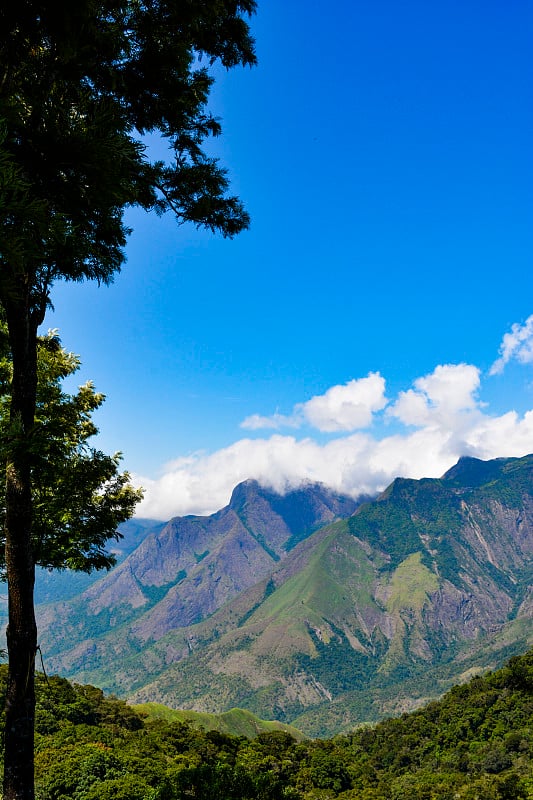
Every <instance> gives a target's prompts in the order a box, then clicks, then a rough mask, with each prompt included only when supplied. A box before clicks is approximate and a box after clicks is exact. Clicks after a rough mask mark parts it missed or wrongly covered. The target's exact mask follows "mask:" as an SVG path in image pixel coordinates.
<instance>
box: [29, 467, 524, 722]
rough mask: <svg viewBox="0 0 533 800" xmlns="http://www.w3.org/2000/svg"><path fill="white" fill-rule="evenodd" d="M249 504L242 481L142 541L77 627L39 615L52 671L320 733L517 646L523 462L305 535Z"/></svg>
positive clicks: (424, 691) (417, 488)
mask: <svg viewBox="0 0 533 800" xmlns="http://www.w3.org/2000/svg"><path fill="white" fill-rule="evenodd" d="M308 491H310V490H309V489H305V490H302V492H303V495H302V496H301V497H300V501H301V502H302V503H303V506H304V507H306V508H307V507H308V500H306V501H305V502H304V497H305V496H306V493H307V492H308ZM266 495H267V496H265V493H264V492H263V490H261V489H260V487H257V485H256V484H253V483H252V484H245V485H244V486H243V487H239V489H238V490H236V492H235V493H234V497H233V498H232V502H231V503H230V506H229V507H228V508H227V509H224V510H223V511H221V512H218V514H216V515H214V516H213V517H211V518H186V519H184V520H179V521H178V522H175V523H170V524H169V526H167V528H165V529H163V531H162V532H161V534H160V535H159V536H158V537H153V538H152V539H151V538H150V537H149V539H147V540H146V541H145V542H144V543H143V545H141V547H140V548H139V549H138V550H137V551H135V553H133V554H132V556H130V557H129V558H128V559H127V560H126V561H125V562H124V563H123V564H122V565H121V567H119V568H118V569H117V570H116V571H115V572H114V573H112V574H111V575H110V576H108V578H107V579H104V581H103V582H101V583H100V584H98V585H97V586H95V587H94V589H91V590H89V592H86V593H85V595H84V596H83V598H82V599H81V600H80V601H79V602H80V604H81V603H84V604H85V607H86V609H87V615H86V617H85V619H83V617H82V613H81V609H82V606H81V605H80V606H79V607H77V606H76V602H78V601H73V602H72V603H71V604H66V605H65V606H63V607H60V608H59V609H58V608H57V607H54V608H53V609H51V611H52V612H53V614H52V616H51V617H50V621H49V623H48V627H47V626H46V625H45V626H44V632H45V636H44V637H43V638H42V641H43V642H44V645H45V646H46V648H47V650H48V648H50V646H51V648H55V653H54V655H52V656H48V659H49V662H50V663H51V664H52V665H53V668H54V669H56V670H58V671H67V670H69V671H70V672H69V674H71V675H75V676H76V678H77V679H80V678H81V679H82V680H84V681H90V682H95V683H98V684H100V685H101V686H104V687H107V688H109V689H111V690H113V691H115V692H118V693H120V694H123V695H128V696H130V698H131V699H132V701H134V702H145V701H156V702H161V703H164V704H165V705H169V706H172V707H175V708H186V709H193V710H196V711H201V712H210V713H212V712H217V713H220V712H224V711H227V710H229V709H230V708H233V707H242V708H246V709H248V710H249V711H251V712H253V713H255V714H257V715H258V716H260V717H263V718H265V717H267V718H271V719H279V720H282V721H285V722H290V723H291V724H295V725H296V727H298V728H300V729H301V730H303V731H304V732H305V733H307V734H310V735H330V734H333V733H336V732H339V731H345V730H349V729H351V728H353V727H354V726H355V725H356V724H358V723H360V722H364V721H373V720H376V719H379V718H380V717H383V716H386V715H388V714H396V713H401V712H402V711H406V710H410V709H412V708H415V707H416V706H418V705H420V704H422V703H423V702H425V701H427V700H428V699H431V698H434V697H438V696H440V695H441V694H442V693H443V692H444V691H445V690H446V689H447V688H448V687H449V686H451V685H452V684H453V683H456V682H459V681H462V680H464V679H466V678H467V677H468V676H470V675H471V674H474V673H475V672H476V671H480V670H484V669H487V668H495V667H497V666H499V665H500V664H502V663H503V661H504V660H505V659H506V658H508V657H509V656H510V655H513V654H515V653H518V652H520V651H524V650H525V649H527V647H528V646H530V645H531V644H533V625H532V624H531V617H532V609H533V593H532V589H531V584H532V576H533V456H527V457H525V458H521V459H496V460H494V461H491V462H482V461H479V460H477V459H471V458H465V459H461V460H460V462H459V463H458V464H457V465H456V466H455V467H454V468H453V469H452V470H450V471H449V472H448V473H446V475H444V476H443V477H442V478H441V479H423V480H418V481H416V480H406V479H400V478H399V479H397V480H395V481H394V482H393V483H392V484H391V485H390V486H389V487H388V488H387V489H386V491H385V492H383V494H382V495H380V497H379V498H377V500H375V501H373V502H368V503H365V504H363V505H361V506H360V507H359V508H357V509H356V510H355V513H353V514H352V515H351V516H349V517H348V518H346V519H341V520H338V521H336V522H333V523H330V524H328V525H325V526H324V527H318V525H319V524H320V523H317V525H316V527H317V528H318V529H317V530H314V532H312V533H310V534H309V535H307V537H306V538H304V536H300V535H298V534H297V535H296V537H295V535H294V533H293V530H294V529H295V526H294V525H292V530H291V528H290V527H289V526H288V524H287V521H286V517H287V515H286V516H285V518H284V517H283V516H282V515H281V514H280V513H278V511H276V512H274V516H272V513H273V505H274V503H273V498H272V497H270V498H269V497H268V493H266ZM243 498H244V500H243ZM274 499H275V498H274ZM276 502H277V500H276ZM315 502H318V501H317V499H316V497H313V503H315ZM339 502H340V499H339ZM324 505H327V504H324V503H323V499H321V500H320V502H318V508H319V509H323V508H324ZM327 507H328V509H329V512H328V513H330V515H331V517H334V516H340V513H333V510H332V508H331V504H330V505H329V506H327ZM343 507H344V508H346V506H343ZM278 508H279V507H278ZM267 509H268V514H267V513H266V510H267ZM335 511H337V512H338V511H339V509H338V507H336V509H335ZM316 516H317V517H318V516H319V514H317V515H316ZM173 525H176V526H177V527H173ZM313 527H314V526H313V525H310V526H309V529H310V530H312V529H313ZM210 537H211V538H210ZM298 538H299V539H301V541H299V543H298V544H296V545H295V546H294V547H293V548H292V549H290V550H289V547H288V543H289V542H291V541H292V542H294V541H295V539H298ZM168 542H172V543H173V548H172V547H170V546H168V549H167V550H165V547H167V543H168ZM252 542H253V543H254V545H253V546H252ZM248 547H249V548H250V549H249V550H247V548H248ZM258 547H259V548H261V549H260V550H259V549H258ZM148 553H150V559H151V560H148V561H147V560H146V559H147V555H148ZM163 553H169V555H165V556H164V557H163ZM248 553H249V555H247V554H248ZM173 554H174V555H173ZM265 554H266V555H265ZM141 556H142V558H141ZM267 556H269V557H270V563H269V562H268V559H267ZM158 559H159V560H158ZM143 563H144V564H147V563H149V564H151V565H152V566H151V567H150V569H149V570H147V571H145V572H141V570H140V566H139V565H142V564H143ZM241 565H245V566H244V567H243V566H241ZM256 565H260V566H259V567H258V566H256ZM179 570H182V572H183V573H185V575H182V576H181V577H180V572H179ZM260 570H264V571H263V572H260ZM176 575H177V576H178V580H177V581H176ZM172 576H174V579H173V580H174V582H172ZM239 576H246V578H245V579H241V580H240V583H239V582H238V578H239ZM113 581H114V582H113ZM156 581H160V587H159V589H160V591H161V596H159V597H158V596H157V591H156V589H154V588H153V589H152V595H151V596H150V591H149V590H147V587H150V586H151V587H154V586H156ZM122 586H123V587H127V589H126V588H124V593H123V594H121V591H122V590H121V587H122ZM156 588H157V587H156ZM135 615H137V616H135ZM54 620H55V623H56V628H55V629H54ZM58 620H59V621H60V622H61V623H62V624H64V625H65V628H64V632H63V631H61V627H60V626H58V625H57V622H58ZM63 621H64V622H63ZM97 623H98V624H97ZM90 625H93V626H94V627H93V635H91V632H90V630H91V629H90ZM106 626H108V627H109V626H111V628H112V632H111V633H109V632H106ZM61 637H62V638H61ZM71 643H73V644H74V646H69V645H70V644H71ZM43 649H44V647H43ZM45 652H46V651H45Z"/></svg>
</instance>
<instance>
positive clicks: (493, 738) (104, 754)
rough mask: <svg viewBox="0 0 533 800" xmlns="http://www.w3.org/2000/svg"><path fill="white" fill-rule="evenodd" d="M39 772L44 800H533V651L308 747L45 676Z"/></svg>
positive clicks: (0, 686) (0, 685) (284, 736)
mask: <svg viewBox="0 0 533 800" xmlns="http://www.w3.org/2000/svg"><path fill="white" fill-rule="evenodd" d="M4 691H5V668H2V669H0V694H2V695H3V693H4ZM36 767H37V787H38V796H39V797H40V798H41V799H42V800H66V798H69V800H96V798H98V799H99V798H106V799H107V798H109V800H122V799H123V798H124V800H125V798H133V800H185V798H206V797H209V798H213V800H252V798H253V800H331V799H332V798H337V797H338V798H340V800H531V798H532V797H533V651H530V652H528V653H526V654H525V655H524V656H520V657H515V658H513V659H511V661H510V662H509V663H508V665H507V666H506V667H505V668H503V669H502V670H499V671H498V672H495V673H492V674H489V675H487V676H486V677H483V678H481V677H477V678H474V679H473V680H472V681H470V683H468V684H464V685H462V686H457V687H455V688H454V689H453V690H452V691H450V692H449V693H448V694H447V695H446V696H445V697H444V698H443V699H442V700H441V701H439V702H434V703H430V704H429V705H427V706H426V707H425V708H422V709H420V710H419V711H416V712H415V713H412V714H406V715H403V716H402V717H400V718H398V719H388V720H385V721H384V722H381V723H380V724H378V725H376V726H375V727H362V728H359V729H358V730H356V731H354V732H353V733H351V734H349V735H345V736H337V737H335V738H333V739H329V740H307V741H301V742H296V741H295V739H294V738H293V737H292V736H290V735H289V734H288V733H287V732H284V731H270V732H263V733H260V734H259V735H258V736H256V737H255V738H252V739H246V738H245V737H242V736H238V737H237V736H230V735H227V734H224V733H220V732H217V731H207V732H204V731H202V730H198V729H195V728H193V727H191V726H190V725H189V724H188V723H185V722H182V721H176V720H174V719H173V717H172V713H171V712H169V716H168V719H165V720H164V719H161V718H159V719H154V718H147V717H146V716H145V715H139V713H137V711H136V710H135V709H133V708H131V707H130V706H128V705H126V703H124V702H123V701H120V700H116V699H113V698H107V697H105V696H104V695H103V694H102V692H101V691H100V690H98V689H94V688H93V687H90V686H73V685H71V684H69V683H68V682H67V681H66V680H64V679H61V678H56V677H54V678H51V679H50V680H49V681H48V682H47V681H45V680H44V678H42V677H40V678H39V680H38V702H37V754H36Z"/></svg>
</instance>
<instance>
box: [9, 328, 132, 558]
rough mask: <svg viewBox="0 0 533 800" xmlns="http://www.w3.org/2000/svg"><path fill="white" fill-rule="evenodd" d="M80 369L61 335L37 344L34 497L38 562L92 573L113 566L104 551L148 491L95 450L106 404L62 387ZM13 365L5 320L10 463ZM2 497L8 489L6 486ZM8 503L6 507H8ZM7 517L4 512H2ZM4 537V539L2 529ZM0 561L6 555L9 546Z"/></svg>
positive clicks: (88, 389)
mask: <svg viewBox="0 0 533 800" xmlns="http://www.w3.org/2000/svg"><path fill="white" fill-rule="evenodd" d="M78 368H79V359H78V358H77V356H75V355H73V354H72V353H68V352H67V351H66V350H64V349H63V348H62V347H61V344H60V341H59V339H58V337H57V334H56V333H55V332H53V331H52V332H49V333H48V335H46V336H43V337H40V339H39V341H38V362H37V370H38V382H37V405H36V418H35V424H34V428H33V431H32V437H31V447H32V471H31V482H32V497H33V531H32V533H33V536H32V546H33V553H34V559H35V563H36V564H38V565H39V566H41V567H45V568H48V569H53V568H55V569H65V568H69V569H74V570H82V571H85V572H90V571H91V570H93V569H102V568H104V567H106V568H109V567H110V566H112V565H113V564H114V562H115V558H114V556H113V555H112V554H110V553H109V552H107V551H106V549H105V548H106V544H107V542H108V541H109V539H111V538H114V539H116V540H117V539H118V538H119V537H120V534H118V533H117V526H118V525H119V524H120V523H121V522H124V521H125V520H127V519H129V517H131V515H132V513H133V511H134V508H135V505H136V504H137V503H138V502H139V500H140V499H141V497H142V491H141V490H139V489H134V488H133V486H132V485H131V484H130V479H129V474H128V473H127V472H122V473H121V472H119V463H120V453H115V454H114V455H113V456H109V455H106V454H105V453H102V452H101V451H100V450H97V449H96V448H94V447H91V445H90V442H89V440H90V439H91V437H93V436H94V435H95V434H96V433H97V432H98V431H97V428H96V426H95V424H94V422H93V421H92V414H93V412H94V411H96V410H97V409H98V408H99V407H100V406H101V405H102V403H103V401H104V399H105V398H104V395H103V394H100V393H99V392H96V391H95V390H94V387H93V385H92V383H86V384H85V385H83V386H80V387H79V389H78V391H77V392H76V393H75V394H68V393H66V392H65V391H64V389H63V386H62V382H63V381H64V380H65V379H66V378H68V377H69V376H71V375H72V374H74V373H75V372H76V370H77V369H78ZM11 375H12V361H11V353H10V350H9V346H8V341H7V331H6V327H5V324H4V323H0V441H1V442H2V445H1V447H0V459H1V461H2V462H3V463H5V461H6V458H7V452H6V442H8V441H9V437H10V434H11V432H12V426H11V423H10V420H9V407H10V400H11ZM0 487H1V488H0V492H4V490H5V487H4V485H3V483H0ZM4 505H5V504H4V501H3V500H2V502H1V508H2V509H3V508H4ZM2 516H3V512H2ZM1 530H2V533H1V534H0V538H2V539H3V525H2V527H1ZM1 544H2V547H1V548H0V562H1V560H2V559H3V557H4V548H3V541H2V543H1Z"/></svg>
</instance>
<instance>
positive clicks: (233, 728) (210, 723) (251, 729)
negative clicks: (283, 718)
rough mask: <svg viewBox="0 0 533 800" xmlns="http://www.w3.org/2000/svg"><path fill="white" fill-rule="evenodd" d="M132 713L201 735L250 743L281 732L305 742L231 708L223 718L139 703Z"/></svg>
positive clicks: (294, 733)
mask: <svg viewBox="0 0 533 800" xmlns="http://www.w3.org/2000/svg"><path fill="white" fill-rule="evenodd" d="M132 708H133V710H134V711H135V712H136V713H137V714H139V715H140V716H141V717H142V718H143V719H149V720H154V719H162V720H164V721H165V722H168V723H170V724H172V723H176V722H186V723H188V724H189V725H191V726H192V727H193V728H199V729H200V730H204V731H218V732H219V733H225V734H228V735H230V736H246V737H247V738H248V739H253V738H254V736H258V735H259V734H260V733H266V732H267V731H284V732H285V733H288V734H289V735H290V736H292V737H293V738H294V739H295V740H296V741H299V740H301V739H303V738H304V736H303V734H302V732H301V731H299V730H298V729H297V728H294V727H293V726H292V725H285V724H284V723H283V722H277V721H276V720H273V721H271V722H269V721H267V720H264V719H259V717H256V716H255V714H251V713H250V711H245V710H244V709H242V708H232V709H230V710H229V711H224V712H223V713H222V714H205V713H202V712H200V711H180V710H179V709H173V708H169V707H168V706H163V705H161V703H139V704H138V705H132Z"/></svg>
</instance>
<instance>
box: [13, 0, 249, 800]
mask: <svg viewBox="0 0 533 800" xmlns="http://www.w3.org/2000/svg"><path fill="white" fill-rule="evenodd" d="M254 10H255V2H254V0H202V2H200V0H77V2H76V3H72V2H71V0H55V2H53V3H51V2H49V0H18V2H16V3H2V4H1V5H0V304H1V305H2V307H3V309H4V311H5V316H6V321H7V326H8V333H9V346H10V351H11V356H12V363H13V378H12V387H11V402H10V424H9V429H8V430H7V431H5V433H4V442H3V445H4V448H3V450H4V453H5V456H6V489H5V561H6V573H7V580H8V595H9V624H8V630H7V642H8V653H9V677H8V689H7V699H6V725H5V772H4V798H5V800H12V799H13V798H25V799H26V798H29V799H30V800H31V798H33V796H34V789H33V728H34V707H35V696H34V687H33V670H34V659H35V651H36V646H37V633H36V626H35V617H34V608H33V585H34V575H35V563H36V553H35V552H34V543H35V540H34V537H33V530H34V525H35V523H36V509H35V508H34V503H33V497H34V495H33V492H32V476H33V474H34V470H35V464H36V447H35V434H36V430H37V426H36V424H35V410H36V393H37V331H38V327H39V325H40V324H41V323H42V322H43V319H44V315H45V312H46V308H47V306H48V305H49V303H50V290H51V287H52V285H53V283H54V282H55V281H56V280H58V279H65V280H76V281H81V280H84V279H93V280H97V281H98V282H99V283H109V282H110V281H111V280H112V278H113V275H114V273H116V272H117V270H119V268H120V266H121V263H122V261H123V258H124V256H123V247H124V245H125V242H126V236H127V233H128V230H127V229H126V227H125V226H124V223H123V212H124V209H125V208H126V207H127V206H140V207H142V208H144V209H146V210H155V211H156V212H158V213H162V212H163V211H165V210H170V211H172V212H173V213H174V214H175V216H176V219H177V221H178V222H180V223H181V222H187V221H188V222H192V223H194V224H196V225H198V226H205V227H207V228H209V229H211V230H218V231H221V232H222V234H223V235H225V236H233V235H234V234H236V233H238V232H239V231H241V230H242V229H243V228H246V227H247V225H248V222H249V220H248V216H247V214H246V212H245V211H244V209H243V207H242V205H241V203H240V202H239V201H238V200H237V199H236V198H235V197H231V196H229V197H228V196H227V189H228V181H227V176H226V173H225V171H224V170H223V169H221V167H220V166H219V164H218V163H217V161H216V160H215V159H213V158H210V157H208V156H207V155H206V153H205V151H204V149H203V147H204V142H205V140H206V139H207V138H208V137H210V136H215V135H217V134H218V133H220V126H219V123H218V121H217V120H216V119H214V118H213V117H212V115H211V114H209V112H208V111H207V109H206V104H207V100H208V95H209V90H210V87H211V84H212V81H213V78H212V77H211V76H210V74H209V72H208V68H207V67H205V66H203V65H204V63H206V62H207V64H208V65H211V64H213V63H214V62H216V61H219V62H220V63H222V64H223V65H224V66H225V67H233V66H235V65H237V64H253V63H254V61H255V55H254V49H253V41H252V39H251V37H250V33H249V29H248V25H247V23H246V21H245V19H243V15H246V14H251V13H253V11H254ZM146 134H158V135H159V136H160V137H162V139H163V140H164V141H166V143H167V144H168V148H169V151H168V152H169V157H168V159H167V160H166V161H164V160H153V159H151V158H150V156H149V153H148V151H147V150H146V149H145V147H144V145H143V137H144V136H145V135H146Z"/></svg>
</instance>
